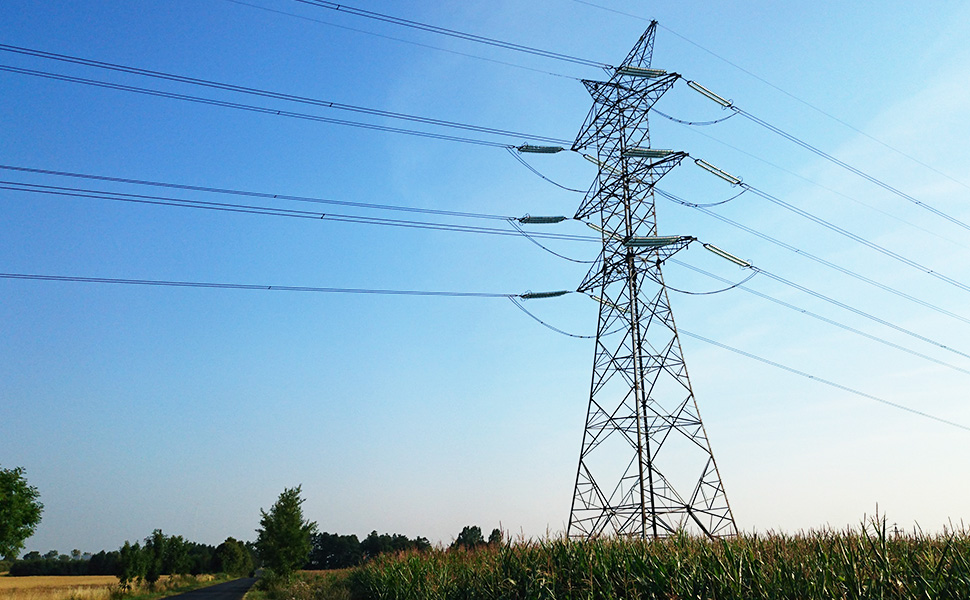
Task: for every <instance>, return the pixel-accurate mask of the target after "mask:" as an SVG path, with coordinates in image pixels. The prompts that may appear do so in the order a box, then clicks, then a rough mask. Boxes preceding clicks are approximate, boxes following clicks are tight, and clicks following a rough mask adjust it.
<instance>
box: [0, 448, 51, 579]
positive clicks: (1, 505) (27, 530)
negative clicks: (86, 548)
mask: <svg viewBox="0 0 970 600" xmlns="http://www.w3.org/2000/svg"><path fill="white" fill-rule="evenodd" d="M38 498H40V492H38V491H37V488H36V487H34V486H31V485H27V479H26V478H24V470H23V468H22V467H15V468H13V469H3V468H0V557H3V558H6V559H9V560H14V559H16V558H17V555H18V554H20V551H21V550H23V549H24V542H25V541H26V540H27V538H29V537H30V536H32V535H34V531H35V530H36V529H37V524H38V523H40V515H41V513H42V512H44V505H43V504H41V502H40V500H38Z"/></svg>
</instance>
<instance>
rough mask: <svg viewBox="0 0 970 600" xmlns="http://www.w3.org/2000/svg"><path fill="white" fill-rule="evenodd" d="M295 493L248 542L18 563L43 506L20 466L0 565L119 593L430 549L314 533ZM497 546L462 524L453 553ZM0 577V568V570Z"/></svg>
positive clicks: (154, 543) (0, 533) (157, 537)
mask: <svg viewBox="0 0 970 600" xmlns="http://www.w3.org/2000/svg"><path fill="white" fill-rule="evenodd" d="M301 491H302V490H301V487H300V486H296V487H294V488H287V489H284V490H283V493H281V494H280V496H279V499H278V500H277V501H276V503H275V504H273V506H272V507H271V508H270V510H269V511H268V512H267V511H265V510H263V509H260V511H259V512H260V516H261V518H260V523H259V524H260V526H259V528H258V529H257V530H256V533H257V539H256V541H255V542H254V543H249V542H240V541H238V540H236V539H234V538H231V537H230V538H227V539H226V541H224V542H223V543H221V544H219V546H216V547H213V546H210V545H207V544H198V543H195V542H190V541H187V540H186V539H185V538H183V537H182V536H180V535H165V534H164V533H162V530H161V529H156V530H154V531H153V532H152V533H151V535H149V536H148V537H146V538H145V539H144V540H143V541H142V542H135V543H134V544H132V543H130V542H128V541H125V543H124V545H123V546H122V547H121V548H120V549H118V550H116V551H111V552H106V551H104V550H102V551H101V552H99V553H97V554H94V555H90V556H89V557H85V556H83V555H82V554H81V552H80V551H79V550H74V551H73V552H72V553H71V556H68V555H59V554H58V553H57V551H55V550H52V551H50V552H48V553H47V554H44V555H43V556H42V555H41V554H40V553H39V552H28V553H27V555H26V556H24V558H23V559H22V560H16V558H17V555H18V554H19V552H20V550H22V549H23V547H24V541H25V540H26V539H27V538H28V537H30V536H31V535H32V534H33V532H34V530H35V529H36V527H37V524H38V523H39V522H40V518H41V514H42V512H43V508H44V505H43V504H42V503H41V502H40V500H39V498H40V494H39V492H38V491H37V488H36V487H33V486H30V485H28V484H27V480H26V477H24V470H23V469H22V468H19V467H18V468H14V469H3V468H0V500H2V502H0V558H3V559H5V560H4V561H3V562H2V564H0V567H7V566H8V565H9V571H10V575H13V576H24V575H116V576H118V578H119V579H120V581H121V587H122V588H123V589H126V590H127V589H129V588H130V587H131V586H132V584H134V583H136V582H144V583H146V584H147V585H148V586H149V587H151V588H154V586H155V583H156V582H157V581H158V580H159V578H160V577H161V576H162V575H201V574H207V573H226V574H228V575H233V576H242V575H246V574H251V573H253V572H254V570H255V569H256V568H257V567H263V568H264V571H265V572H264V575H266V577H265V579H268V580H271V579H273V578H274V577H276V578H282V579H283V580H285V579H287V578H288V577H289V576H290V574H292V573H293V571H295V570H297V569H341V568H347V567H354V566H357V565H359V564H361V563H362V562H364V561H367V560H369V559H371V558H374V557H376V556H379V555H381V554H387V553H399V552H408V551H414V552H423V551H426V550H429V549H431V543H430V542H429V541H428V539H427V538H425V537H420V536H418V537H415V538H414V539H411V538H409V537H407V536H406V535H401V534H397V533H395V534H388V533H383V534H378V533H377V531H376V530H375V531H372V532H371V533H370V534H369V535H368V536H367V537H366V538H364V540H363V541H361V540H360V539H358V537H357V536H356V535H339V534H335V533H327V532H323V533H320V532H319V531H318V530H317V524H316V523H315V522H313V521H309V520H304V518H303V510H302V504H303V502H304V499H303V498H301ZM501 543H502V532H501V531H500V530H499V529H494V530H492V533H491V535H489V537H488V540H487V541H486V540H485V538H484V537H483V535H482V530H481V528H480V527H478V526H477V525H476V526H466V527H465V528H464V529H462V531H461V533H459V534H458V537H457V538H456V539H455V541H454V542H453V543H452V544H451V549H453V550H459V549H465V550H469V549H475V548H477V547H480V546H486V545H498V544H501ZM0 572H2V569H0Z"/></svg>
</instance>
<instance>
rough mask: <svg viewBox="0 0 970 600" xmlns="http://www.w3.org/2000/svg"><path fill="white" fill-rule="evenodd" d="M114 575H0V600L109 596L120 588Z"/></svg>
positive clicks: (85, 599) (78, 599)
mask: <svg viewBox="0 0 970 600" xmlns="http://www.w3.org/2000/svg"><path fill="white" fill-rule="evenodd" d="M117 587H118V578H117V577H115V576H113V575H85V576H79V577H71V576H57V577H45V576H40V577H9V576H4V577H0V600H70V599H74V600H108V598H109V597H110V596H111V591H112V590H114V589H117Z"/></svg>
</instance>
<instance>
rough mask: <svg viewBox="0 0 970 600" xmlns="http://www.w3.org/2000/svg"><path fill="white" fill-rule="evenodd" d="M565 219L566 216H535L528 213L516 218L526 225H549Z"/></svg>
mask: <svg viewBox="0 0 970 600" xmlns="http://www.w3.org/2000/svg"><path fill="white" fill-rule="evenodd" d="M565 220H566V217H559V216H557V217H533V216H531V215H526V216H524V217H519V218H518V219H516V221H518V222H519V223H523V224H525V225H549V224H552V223H562V222H563V221H565Z"/></svg>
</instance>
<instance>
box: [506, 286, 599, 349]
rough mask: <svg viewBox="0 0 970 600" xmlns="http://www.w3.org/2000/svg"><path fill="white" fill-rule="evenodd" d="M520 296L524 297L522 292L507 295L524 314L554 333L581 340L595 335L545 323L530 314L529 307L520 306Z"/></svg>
mask: <svg viewBox="0 0 970 600" xmlns="http://www.w3.org/2000/svg"><path fill="white" fill-rule="evenodd" d="M565 293H567V292H560V294H565ZM522 297H524V294H523V295H522V296H519V297H516V296H509V300H511V301H512V304H514V305H515V306H516V308H518V309H519V310H521V311H522V312H524V313H525V314H527V315H529V316H530V317H532V319H533V320H534V321H535V322H536V323H538V324H540V325H542V326H543V327H546V328H548V329H551V330H552V331H555V332H556V333H560V334H562V335H565V336H568V337H571V338H577V339H581V340H589V339H592V338H595V337H596V336H595V335H579V334H576V333H569V332H568V331H563V330H562V329H559V328H558V327H554V326H552V325H550V324H549V323H546V322H545V321H543V320H542V319H540V318H539V317H537V316H535V315H534V314H532V313H531V312H529V309H527V308H526V307H524V306H522V302H520V301H519V298H522Z"/></svg>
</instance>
